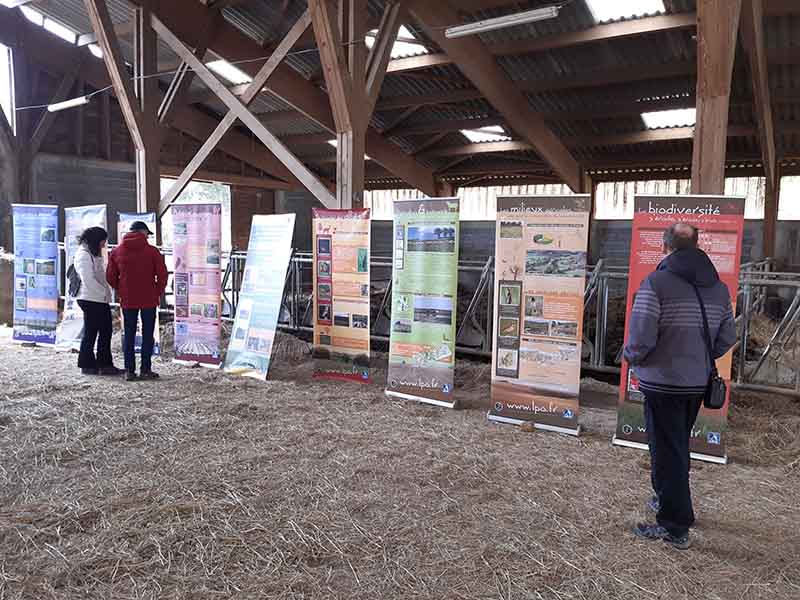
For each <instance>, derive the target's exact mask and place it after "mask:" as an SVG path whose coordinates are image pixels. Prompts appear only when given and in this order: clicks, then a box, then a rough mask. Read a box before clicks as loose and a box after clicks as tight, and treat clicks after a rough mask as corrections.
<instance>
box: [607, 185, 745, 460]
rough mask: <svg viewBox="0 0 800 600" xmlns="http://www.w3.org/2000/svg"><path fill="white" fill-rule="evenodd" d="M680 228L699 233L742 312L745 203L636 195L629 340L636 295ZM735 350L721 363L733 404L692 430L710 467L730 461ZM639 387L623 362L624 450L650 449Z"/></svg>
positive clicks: (620, 424)
mask: <svg viewBox="0 0 800 600" xmlns="http://www.w3.org/2000/svg"><path fill="white" fill-rule="evenodd" d="M674 223H688V224H690V225H694V226H695V227H697V228H698V229H699V236H700V239H699V245H700V248H701V249H702V250H704V251H705V252H706V254H708V256H709V258H710V259H711V262H713V263H714V266H715V267H716V268H717V272H718V273H719V276H720V279H721V280H722V282H723V283H724V284H725V285H727V286H728V291H729V292H730V295H731V303H732V304H733V309H734V313H735V311H736V293H737V289H738V285H739V264H740V257H741V254H742V229H743V228H744V198H735V197H729V196H645V195H642V196H636V197H635V199H634V216H633V233H632V239H631V257H630V275H629V277H628V297H627V307H626V311H625V315H626V318H625V323H626V325H625V341H626V342H627V339H628V326H627V325H628V322H629V317H630V313H631V308H632V306H633V299H634V295H635V294H636V292H637V290H638V289H639V286H640V285H641V283H642V281H643V280H644V279H645V278H646V277H647V276H648V275H649V274H650V273H652V272H653V271H654V270H655V269H656V267H657V266H658V263H659V262H661V259H663V258H664V241H663V240H664V238H663V236H664V231H665V230H666V229H667V228H669V226H670V225H673V224H674ZM732 357H733V351H732V350H731V351H730V352H728V353H727V354H726V355H725V356H723V357H722V358H720V359H719V360H717V368H718V369H719V373H720V375H721V376H722V377H723V378H724V379H725V380H726V381H728V383H729V385H728V395H729V399H728V401H726V403H725V406H723V407H722V408H721V409H720V410H708V409H706V408H705V407H703V408H701V409H700V415H699V416H698V417H697V421H696V422H695V425H694V428H693V429H692V433H691V439H690V443H689V447H690V449H691V451H692V457H693V458H697V459H701V460H708V461H710V462H717V463H723V464H724V463H725V462H727V453H726V450H725V431H726V429H727V419H728V406H729V401H730V375H731V365H732ZM638 384H639V382H638V381H637V380H636V376H635V375H634V373H633V371H632V370H631V369H630V368H629V366H628V364H627V363H626V362H625V361H624V360H623V362H622V376H621V380H620V393H619V412H618V415H617V432H616V435H615V436H614V443H615V444H617V445H620V446H632V447H635V448H642V449H645V448H647V429H646V427H645V420H644V408H643V403H644V395H643V394H642V392H640V391H639V387H638Z"/></svg>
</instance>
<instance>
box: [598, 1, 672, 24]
mask: <svg viewBox="0 0 800 600" xmlns="http://www.w3.org/2000/svg"><path fill="white" fill-rule="evenodd" d="M586 5H587V6H588V7H589V10H590V11H591V12H592V16H593V17H594V20H595V21H597V22H598V23H602V22H603V21H618V20H619V19H629V18H631V17H634V18H635V17H641V16H643V15H649V14H653V13H657V12H665V11H666V9H665V7H664V2H663V0H586Z"/></svg>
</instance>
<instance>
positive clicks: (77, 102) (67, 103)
mask: <svg viewBox="0 0 800 600" xmlns="http://www.w3.org/2000/svg"><path fill="white" fill-rule="evenodd" d="M85 104H89V96H80V97H79V98H71V99H70V100H64V101H63V102H56V103H55V104H48V105H47V112H51V113H52V112H58V111H60V110H67V109H68V108H75V107H76V106H83V105H85Z"/></svg>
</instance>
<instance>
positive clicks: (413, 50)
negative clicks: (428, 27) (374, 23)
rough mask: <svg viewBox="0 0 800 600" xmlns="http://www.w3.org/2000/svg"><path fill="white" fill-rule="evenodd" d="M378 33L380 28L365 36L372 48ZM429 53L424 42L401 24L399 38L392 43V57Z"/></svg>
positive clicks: (398, 31)
mask: <svg viewBox="0 0 800 600" xmlns="http://www.w3.org/2000/svg"><path fill="white" fill-rule="evenodd" d="M377 35H378V30H377V29H373V30H372V31H370V32H369V33H367V36H366V38H365V40H364V41H365V42H366V44H367V48H372V47H373V46H374V45H375V38H376V37H377ZM423 54H428V49H427V48H426V47H425V46H424V45H422V43H420V42H418V41H416V38H415V37H414V34H413V33H411V31H410V30H409V29H408V27H406V26H405V25H401V26H400V29H398V30H397V39H396V41H395V43H394V45H392V52H391V57H392V58H401V57H403V56H421V55H423Z"/></svg>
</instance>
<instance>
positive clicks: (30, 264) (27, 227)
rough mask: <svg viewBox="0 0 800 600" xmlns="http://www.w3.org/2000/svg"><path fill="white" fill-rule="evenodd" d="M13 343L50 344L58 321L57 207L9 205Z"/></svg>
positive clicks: (54, 335) (54, 339) (53, 342)
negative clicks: (10, 211) (12, 260)
mask: <svg viewBox="0 0 800 600" xmlns="http://www.w3.org/2000/svg"><path fill="white" fill-rule="evenodd" d="M11 210H12V215H13V230H14V306H13V311H14V316H13V340H14V341H15V342H24V343H34V344H45V345H53V344H55V343H56V326H57V324H58V296H59V293H58V292H59V289H58V288H59V286H58V268H57V265H58V257H59V251H58V207H57V206H42V205H33V204H14V205H12V208H11Z"/></svg>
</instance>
